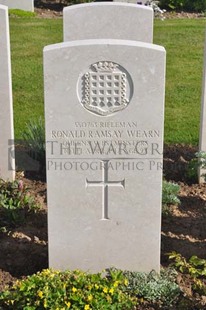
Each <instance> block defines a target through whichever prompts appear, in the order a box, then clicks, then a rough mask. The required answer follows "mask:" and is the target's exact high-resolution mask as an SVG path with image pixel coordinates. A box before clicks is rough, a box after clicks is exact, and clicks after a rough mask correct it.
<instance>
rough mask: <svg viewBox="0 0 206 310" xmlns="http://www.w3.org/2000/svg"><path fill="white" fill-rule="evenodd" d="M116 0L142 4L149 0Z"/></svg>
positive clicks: (116, 0)
mask: <svg viewBox="0 0 206 310" xmlns="http://www.w3.org/2000/svg"><path fill="white" fill-rule="evenodd" d="M113 1H114V2H127V3H134V4H141V5H145V4H146V3H147V2H148V0H113Z"/></svg>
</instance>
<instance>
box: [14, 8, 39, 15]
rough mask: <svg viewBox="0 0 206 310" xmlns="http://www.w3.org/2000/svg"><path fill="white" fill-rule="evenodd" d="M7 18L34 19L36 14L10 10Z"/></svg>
mask: <svg viewBox="0 0 206 310" xmlns="http://www.w3.org/2000/svg"><path fill="white" fill-rule="evenodd" d="M9 16H13V17H34V16H36V13H35V12H28V11H23V10H18V9H10V10H9Z"/></svg>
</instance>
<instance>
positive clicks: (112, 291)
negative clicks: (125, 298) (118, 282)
mask: <svg viewBox="0 0 206 310" xmlns="http://www.w3.org/2000/svg"><path fill="white" fill-rule="evenodd" d="M109 293H110V294H112V295H113V294H114V289H113V287H112V288H110V290H109Z"/></svg>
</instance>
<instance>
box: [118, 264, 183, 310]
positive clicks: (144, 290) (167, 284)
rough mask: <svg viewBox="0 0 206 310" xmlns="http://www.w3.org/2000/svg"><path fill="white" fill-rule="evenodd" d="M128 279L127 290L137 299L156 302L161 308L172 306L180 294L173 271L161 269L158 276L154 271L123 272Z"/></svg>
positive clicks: (175, 274)
mask: <svg viewBox="0 0 206 310" xmlns="http://www.w3.org/2000/svg"><path fill="white" fill-rule="evenodd" d="M124 275H125V276H126V278H127V279H128V286H127V290H128V291H129V293H130V292H133V293H135V294H136V296H137V297H138V298H143V299H144V300H146V301H150V302H156V303H158V304H159V305H161V306H172V305H173V304H174V303H175V301H177V298H178V296H179V294H180V289H179V286H178V285H177V284H176V282H175V279H176V276H177V273H176V271H175V270H173V269H162V270H161V272H160V274H158V273H156V272H155V271H152V272H150V273H149V274H147V273H142V272H129V271H127V272H124Z"/></svg>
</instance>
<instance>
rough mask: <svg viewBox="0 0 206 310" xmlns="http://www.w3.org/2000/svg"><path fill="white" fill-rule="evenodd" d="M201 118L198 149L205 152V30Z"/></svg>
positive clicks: (202, 172) (201, 180)
mask: <svg viewBox="0 0 206 310" xmlns="http://www.w3.org/2000/svg"><path fill="white" fill-rule="evenodd" d="M201 107H202V108H201V119H200V139H199V151H200V152H206V32H205V52H204V68H203V82H202V103H201ZM198 172H199V183H203V182H205V179H204V177H203V176H202V175H203V174H205V173H206V169H203V168H199V171H198Z"/></svg>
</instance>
